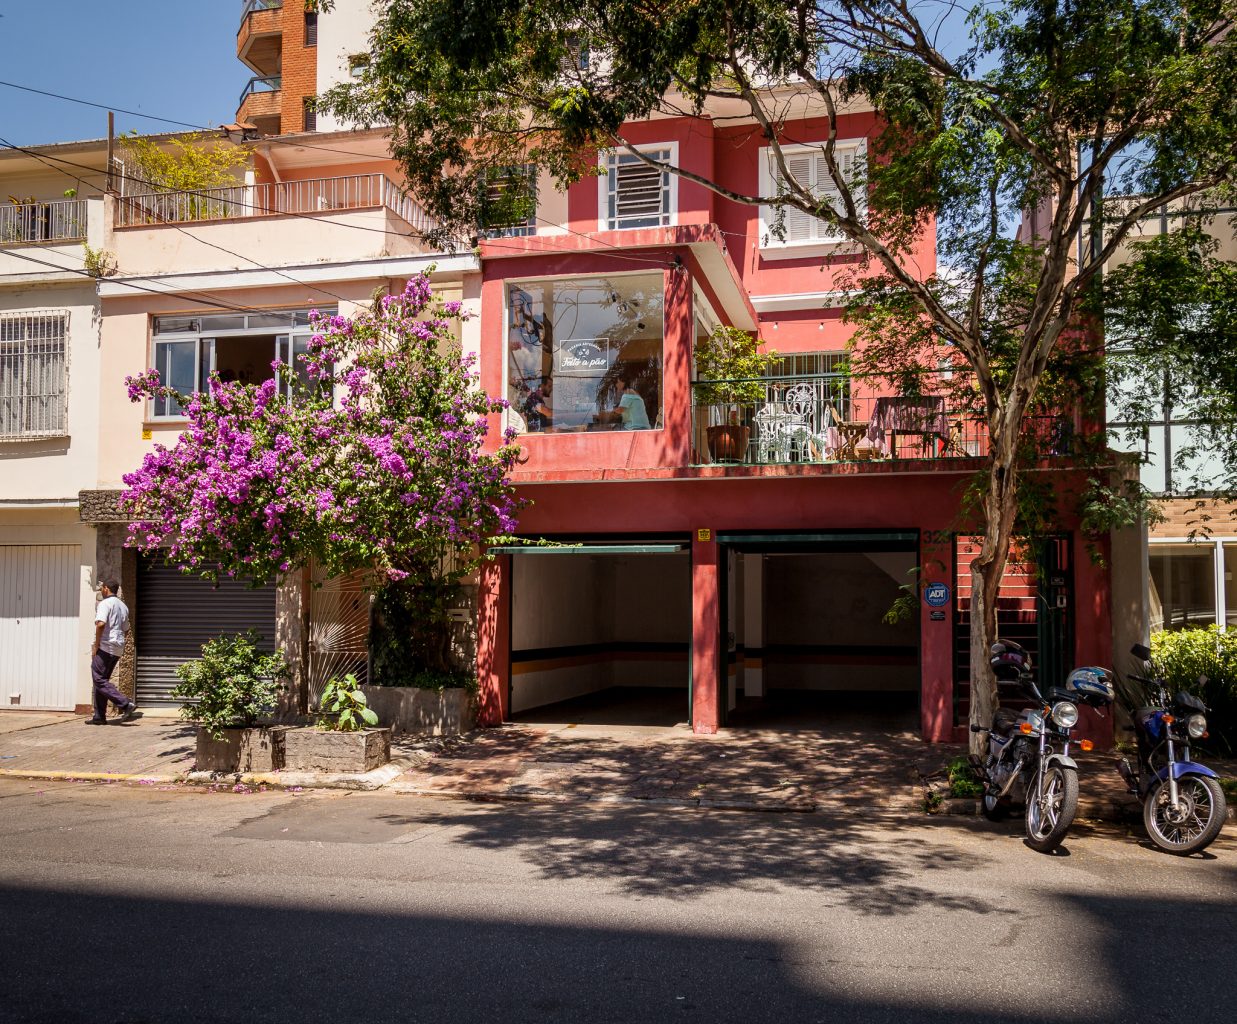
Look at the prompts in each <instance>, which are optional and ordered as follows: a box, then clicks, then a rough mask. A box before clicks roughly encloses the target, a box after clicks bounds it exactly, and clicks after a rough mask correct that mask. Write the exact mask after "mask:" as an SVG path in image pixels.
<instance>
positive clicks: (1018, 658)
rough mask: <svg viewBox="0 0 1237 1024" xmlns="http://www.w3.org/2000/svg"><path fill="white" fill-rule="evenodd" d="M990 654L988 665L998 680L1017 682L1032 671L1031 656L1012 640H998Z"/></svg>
mask: <svg viewBox="0 0 1237 1024" xmlns="http://www.w3.org/2000/svg"><path fill="white" fill-rule="evenodd" d="M988 653H989V654H990V657H989V658H988V664H989V665H991V666H992V671H993V673H994V674H995V675H996V677H997V679H1001V680H1006V681H1015V682H1016V681H1017V680H1018V679H1019V678H1021V676H1022V674H1023V673H1024V672H1030V671H1031V656H1030V655H1029V654H1028V653H1027V651H1026V648H1025V647H1022V646H1020V645H1018V644H1016V643H1014V642H1013V641H1012V640H998V641H997V642H996V643H994V644H993V645H992V647H991V648H990V649H989V652H988Z"/></svg>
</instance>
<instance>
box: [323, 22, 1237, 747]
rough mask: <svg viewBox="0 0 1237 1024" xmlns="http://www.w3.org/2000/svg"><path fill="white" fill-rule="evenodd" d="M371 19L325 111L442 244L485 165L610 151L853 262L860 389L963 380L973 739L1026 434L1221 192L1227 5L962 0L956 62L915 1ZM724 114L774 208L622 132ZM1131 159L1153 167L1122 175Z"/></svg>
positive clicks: (472, 215) (459, 227)
mask: <svg viewBox="0 0 1237 1024" xmlns="http://www.w3.org/2000/svg"><path fill="white" fill-rule="evenodd" d="M377 10H378V14H379V16H378V20H377V23H376V28H375V31H374V33H373V36H372V41H371V60H370V63H369V65H368V67H367V69H366V71H365V73H364V74H363V76H362V78H361V80H360V81H359V82H357V83H355V84H354V85H351V86H343V87H340V88H338V89H336V90H334V91H332V92H330V93H329V94H328V95H327V96H326V97H324V99H323V106H325V107H326V108H328V109H331V110H332V111H333V112H334V113H336V114H337V115H339V116H341V117H343V118H344V119H346V120H350V121H353V122H358V123H363V124H364V123H372V124H378V123H382V124H389V125H390V126H391V129H392V145H393V149H394V152H395V155H396V156H397V157H398V159H399V160H400V161H401V163H402V164H403V167H404V169H405V171H406V174H407V178H408V181H409V184H410V187H411V188H412V190H413V191H414V192H415V193H416V194H417V196H418V198H419V199H420V200H421V202H422V203H423V204H424V205H425V206H426V207H427V208H428V210H429V211H430V212H431V213H432V214H433V215H435V216H436V217H438V218H439V219H440V220H441V222H442V225H443V228H442V234H443V236H444V237H466V236H467V235H468V234H470V233H471V229H472V226H473V225H475V224H477V223H478V222H479V213H480V205H481V203H482V192H481V190H480V188H479V185H478V183H479V182H482V181H486V180H488V179H489V178H491V177H492V176H493V174H495V173H501V169H502V168H509V167H512V166H516V165H521V164H529V163H531V164H534V165H536V166H538V167H539V168H541V169H544V170H548V171H549V172H550V173H551V174H552V175H553V176H554V177H555V178H556V179H557V180H558V181H559V182H560V183H569V182H573V181H577V180H579V179H581V178H583V177H584V176H586V175H589V174H594V173H596V161H595V160H594V159H593V153H594V152H595V151H596V150H597V149H599V148H611V147H612V148H617V149H619V150H624V151H626V152H629V153H633V154H635V155H636V156H637V158H638V159H641V160H643V161H645V162H646V163H649V164H652V165H654V166H657V167H663V166H664V167H665V169H667V170H669V171H671V172H672V173H675V174H677V175H679V176H680V177H681V178H683V179H685V180H689V181H693V182H696V183H698V184H700V185H703V186H704V187H706V188H709V189H712V190H713V191H714V192H715V193H717V194H718V195H721V196H724V197H726V198H727V199H730V200H732V201H734V202H737V203H741V204H745V205H757V204H763V205H767V206H769V207H772V208H773V209H775V210H777V209H782V210H792V209H793V210H802V211H805V212H807V213H808V214H811V215H813V216H816V217H819V218H820V219H821V220H822V221H824V222H825V223H826V224H827V225H828V226H829V227H830V228H831V229H832V230H833V231H834V232H835V233H837V234H840V235H841V236H843V237H844V238H845V239H847V240H849V242H850V243H851V246H852V247H853V249H854V251H855V252H857V253H859V254H860V258H861V261H862V262H861V268H860V272H859V273H857V275H856V279H855V285H856V286H857V287H861V288H862V289H863V292H864V294H863V296H862V302H861V303H858V304H857V306H856V308H855V309H854V310H853V316H854V317H855V318H856V319H857V321H858V324H859V334H860V337H861V340H862V341H863V343H864V346H865V348H866V349H867V351H868V352H869V357H868V364H867V365H868V367H872V368H878V369H880V370H882V371H887V372H890V373H900V374H903V375H906V374H908V373H909V372H910V371H911V370H912V369H914V368H916V367H918V368H925V367H930V368H933V369H935V368H936V367H937V366H938V365H939V363H940V360H941V358H942V354H943V353H946V354H947V358H948V359H949V360H950V361H951V362H952V363H953V364H954V365H957V366H958V367H959V368H961V369H965V370H968V371H969V377H970V385H969V386H970V387H971V389H972V391H973V394H974V403H975V409H976V414H977V416H978V420H979V422H980V424H981V425H982V428H983V430H984V432H985V433H986V441H987V444H986V446H985V447H986V449H987V451H988V455H987V456H986V459H987V463H986V468H985V473H984V479H983V481H982V484H981V486H980V488H979V489H978V491H977V494H976V498H977V509H976V511H977V515H978V524H977V527H976V529H977V531H978V532H979V533H980V534H982V537H983V540H982V544H981V545H980V549H979V553H978V554H977V556H976V557H975V558H974V559H973V561H972V562H971V566H970V569H971V575H972V594H973V598H972V601H973V604H972V609H971V611H972V622H973V624H974V625H973V628H972V637H971V684H972V701H971V709H972V710H971V714H972V720H973V721H978V722H982V721H984V720H985V719H987V718H989V716H990V714H991V711H992V709H993V706H994V701H995V694H996V686H995V680H994V679H993V678H992V676H991V673H990V672H989V670H988V667H987V647H988V644H989V643H990V641H991V639H992V638H993V636H994V633H995V629H996V597H997V591H998V588H999V585H1000V580H1001V576H1002V574H1003V571H1004V567H1005V563H1006V560H1007V557H1008V551H1009V547H1010V543H1011V539H1012V538H1013V537H1014V535H1015V534H1016V532H1017V521H1018V509H1019V489H1020V486H1021V485H1022V483H1023V482H1024V481H1025V479H1026V477H1027V474H1025V473H1024V471H1023V469H1024V465H1023V459H1022V456H1023V452H1024V447H1025V446H1024V445H1023V444H1022V443H1021V440H1020V439H1021V436H1022V434H1023V432H1024V428H1025V425H1026V421H1027V419H1028V417H1033V416H1035V415H1036V414H1037V412H1038V403H1040V402H1041V400H1042V399H1043V397H1044V396H1043V395H1042V394H1041V384H1042V383H1043V382H1044V381H1045V379H1046V378H1048V377H1050V376H1051V374H1050V370H1051V369H1052V367H1053V364H1054V360H1059V359H1060V358H1061V352H1062V350H1069V349H1070V348H1071V346H1072V347H1073V348H1074V349H1075V350H1076V349H1078V348H1085V347H1086V346H1085V345H1084V344H1081V343H1079V344H1075V343H1074V342H1073V341H1071V339H1073V338H1075V337H1077V336H1078V335H1079V334H1080V332H1079V330H1078V328H1079V327H1080V323H1081V320H1080V318H1081V317H1082V316H1083V313H1084V309H1083V306H1084V301H1085V300H1086V299H1087V298H1088V296H1089V295H1090V294H1091V292H1092V289H1093V287H1094V285H1095V281H1096V274H1097V271H1098V269H1099V268H1100V267H1101V266H1102V265H1103V264H1104V263H1105V262H1106V261H1107V260H1108V259H1109V257H1110V256H1111V255H1112V254H1113V253H1114V252H1115V251H1116V250H1117V248H1118V247H1119V246H1121V245H1122V244H1123V243H1124V242H1125V241H1126V239H1127V237H1128V236H1129V234H1130V232H1131V230H1132V229H1134V228H1135V227H1136V226H1137V225H1138V224H1139V223H1140V222H1141V221H1142V220H1143V219H1144V218H1145V217H1146V216H1147V214H1149V213H1150V212H1151V211H1155V210H1158V209H1159V208H1161V207H1163V206H1165V205H1166V204H1170V203H1174V202H1178V201H1183V200H1185V199H1187V198H1193V199H1195V200H1197V202H1198V203H1199V204H1200V205H1207V204H1209V203H1214V202H1215V196H1216V194H1217V191H1218V190H1219V189H1220V188H1221V187H1222V186H1223V185H1224V184H1225V183H1226V182H1228V181H1229V180H1230V178H1231V175H1232V170H1233V164H1234V140H1235V139H1237V130H1235V129H1237V106H1235V105H1234V104H1233V102H1232V97H1233V96H1234V95H1235V94H1237V59H1235V58H1237V53H1235V52H1234V51H1235V50H1237V33H1234V32H1232V31H1231V29H1232V25H1233V14H1234V6H1233V2H1232V0H1200V2H1192V0H1186V2H1182V0H1103V2H1101V0H1071V2H1068V3H1067V2H1065V0H1010V2H1008V3H1006V4H1004V5H1001V6H999V7H992V6H990V5H979V6H976V7H975V8H974V9H973V10H972V11H971V12H970V14H969V15H968V16H967V17H966V19H965V31H964V33H963V34H964V35H965V37H966V38H965V39H964V40H963V41H962V43H961V45H960V46H957V47H948V48H947V47H945V46H938V45H937V42H936V41H937V39H938V36H940V35H941V33H939V32H938V28H939V27H940V24H941V22H942V19H949V17H950V15H951V13H952V12H956V10H957V8H956V6H955V5H953V4H947V3H939V4H935V3H931V2H924V3H919V4H909V3H907V2H905V0H826V2H821V0H797V2H796V0H791V2H786V0H778V2H774V0H700V2H696V3H683V4H674V5H668V4H649V3H646V2H643V0H570V2H568V0H380V2H379V3H378V4H377ZM960 20H961V19H959V18H956V17H955V18H954V19H953V21H952V22H950V24H951V25H952V27H954V28H959V27H960V24H959V23H960ZM947 34H948V33H945V35H947ZM787 82H793V83H795V86H794V87H795V88H796V89H798V90H799V91H801V92H804V93H806V94H808V96H809V97H810V100H811V102H812V104H813V106H814V112H816V113H819V114H820V115H821V116H822V118H823V119H824V121H825V123H826V124H827V125H828V130H827V132H826V133H825V138H824V140H823V141H822V142H821V143H820V146H819V150H820V157H821V159H822V160H823V164H824V167H825V169H826V176H827V177H828V179H829V183H830V185H831V188H830V189H828V190H827V191H828V192H830V193H833V196H836V198H834V197H833V196H830V195H827V194H824V192H823V191H821V190H818V189H816V188H815V187H813V186H812V184H811V183H809V182H806V181H800V180H797V179H796V178H795V177H794V175H793V174H792V173H791V170H790V167H789V166H788V162H787V159H786V155H785V151H784V150H785V147H786V146H788V145H790V144H791V142H792V141H793V142H795V143H798V142H799V141H800V140H799V139H798V138H794V139H793V140H792V139H791V138H788V137H787V135H786V134H785V132H784V128H783V124H784V120H785V118H786V105H785V104H786V100H787V97H788V94H787V92H786V91H785V89H783V88H780V87H779V85H778V84H779V83H787ZM863 101H866V102H867V103H869V104H871V105H872V106H873V107H875V108H876V109H877V110H880V111H882V114H883V116H882V120H881V121H880V122H879V125H878V127H877V129H876V130H875V133H874V136H873V138H872V139H871V140H870V146H869V154H870V157H871V158H870V159H869V162H868V166H867V167H866V168H860V169H859V172H858V173H857V174H856V175H854V176H852V175H850V174H849V173H848V172H847V170H846V168H845V167H844V164H843V161H841V160H840V159H839V158H838V151H837V143H838V136H837V128H838V118H839V115H840V114H841V113H843V112H844V111H846V110H847V109H852V108H851V107H850V104H853V103H856V102H859V103H861V102H863ZM723 104H724V105H727V106H728V107H729V109H731V110H734V109H735V108H736V107H737V108H738V109H740V110H742V111H743V113H744V114H745V115H747V116H748V117H750V118H751V120H752V121H753V122H754V125H755V129H754V130H755V131H757V132H759V134H760V135H762V136H763V141H764V142H765V143H766V144H767V145H768V146H769V149H770V153H771V159H772V161H773V164H774V168H775V170H776V171H777V172H778V175H777V176H778V177H779V178H780V180H781V185H780V187H779V188H778V190H777V191H776V193H775V194H772V195H759V194H757V193H755V192H743V191H738V190H736V188H734V187H733V185H731V184H729V179H727V182H726V183H724V182H723V181H721V180H718V179H716V178H710V177H709V176H708V175H706V174H702V173H699V172H696V171H692V170H689V169H686V168H683V167H679V166H675V165H673V164H671V165H663V164H662V163H661V162H660V161H658V160H656V159H655V158H654V157H652V156H650V155H648V154H644V153H641V152H640V151H638V150H637V149H636V148H635V146H634V145H633V140H632V138H631V137H629V136H628V134H627V133H626V126H627V125H628V124H629V123H631V122H638V121H644V120H647V119H648V118H650V117H653V116H676V115H693V114H700V113H704V112H706V111H708V110H710V109H712V108H714V107H716V106H718V105H723ZM796 134H797V133H796ZM1135 151H1137V152H1139V153H1141V154H1143V158H1142V159H1138V160H1131V159H1129V155H1130V154H1131V153H1132V152H1135ZM1118 197H1135V198H1118ZM1027 210H1034V211H1037V212H1038V213H1039V216H1038V217H1037V218H1036V220H1035V222H1034V223H1035V230H1030V231H1021V232H1020V231H1019V230H1018V225H1019V222H1020V220H1021V215H1022V213H1023V211H1027ZM933 224H934V225H935V230H936V235H937V254H938V258H939V260H940V262H941V263H942V264H943V266H944V268H945V270H944V271H943V272H941V273H937V274H933V275H930V276H927V277H926V278H925V275H924V274H923V272H922V270H921V262H920V248H919V246H920V243H921V240H922V237H923V233H924V231H925V230H926V229H928V228H929V227H930V226H931V225H933ZM1080 239H1081V240H1083V241H1084V242H1085V243H1086V244H1085V245H1083V246H1082V247H1081V250H1080V244H1079V243H1080ZM1084 326H1085V325H1084ZM862 359H863V355H862V351H861V352H859V353H857V360H856V365H857V366H858V368H860V369H863V368H865V366H864V364H863V362H862ZM1080 372H1081V371H1080ZM1060 379H1061V380H1062V381H1064V382H1068V380H1069V379H1070V374H1069V373H1063V374H1062V375H1061V378H1060ZM1064 386H1068V385H1063V387H1064ZM977 743H978V741H977Z"/></svg>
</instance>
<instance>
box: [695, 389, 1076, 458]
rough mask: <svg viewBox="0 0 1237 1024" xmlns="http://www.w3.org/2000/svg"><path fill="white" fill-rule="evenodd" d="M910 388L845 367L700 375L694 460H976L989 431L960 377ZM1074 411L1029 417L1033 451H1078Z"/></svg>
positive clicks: (1026, 428)
mask: <svg viewBox="0 0 1237 1024" xmlns="http://www.w3.org/2000/svg"><path fill="white" fill-rule="evenodd" d="M923 384H924V387H923V388H921V390H920V391H919V392H918V393H916V394H913V395H899V394H889V393H888V387H887V386H886V387H884V388H882V386H881V385H882V382H880V381H877V380H873V379H867V378H862V377H857V376H849V375H846V374H817V375H812V376H802V377H772V378H748V379H743V380H712V381H697V382H695V383H694V384H693V385H692V448H693V462H694V463H695V464H698V465H700V464H709V463H748V464H752V465H777V464H786V463H813V462H814V463H820V462H869V461H872V462H876V461H886V460H906V459H950V458H973V457H976V456H983V455H986V454H987V453H988V429H987V425H986V423H985V422H984V420H983V417H982V415H981V414H980V412H979V410H978V406H977V405H976V404H975V403H974V402H967V401H966V400H965V399H964V398H963V397H962V396H963V395H964V394H965V389H964V388H961V387H959V386H958V384H959V379H958V378H957V377H955V378H952V379H950V378H946V377H943V376H942V377H940V378H939V379H927V380H925V381H923ZM1077 435H1078V423H1077V421H1076V418H1075V417H1074V416H1072V415H1055V414H1052V415H1040V416H1031V417H1028V419H1027V421H1026V423H1025V424H1024V430H1023V441H1024V442H1026V443H1028V444H1030V446H1031V448H1032V450H1033V452H1034V453H1035V454H1036V455H1039V456H1042V457H1047V456H1061V455H1069V454H1072V452H1073V450H1074V448H1075V445H1076V438H1077Z"/></svg>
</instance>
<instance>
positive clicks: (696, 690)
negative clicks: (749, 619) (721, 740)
mask: <svg viewBox="0 0 1237 1024" xmlns="http://www.w3.org/2000/svg"><path fill="white" fill-rule="evenodd" d="M717 573H718V567H717V544H716V542H715V541H714V540H713V538H712V536H710V538H709V540H706V541H701V540H700V539H699V532H697V535H696V539H694V540H693V541H692V731H693V732H704V733H713V732H717V729H718V726H719V725H720V724H721V695H720V694H719V693H718V686H717V681H718V658H719V657H720V655H721V651H720V650H719V648H720V646H721V643H720V637H721V628H722V627H721V595H720V593H719V589H718V575H717Z"/></svg>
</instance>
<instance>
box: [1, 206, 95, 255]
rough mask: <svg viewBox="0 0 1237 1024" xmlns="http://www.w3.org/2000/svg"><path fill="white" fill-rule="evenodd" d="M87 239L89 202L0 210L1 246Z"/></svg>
mask: <svg viewBox="0 0 1237 1024" xmlns="http://www.w3.org/2000/svg"><path fill="white" fill-rule="evenodd" d="M85 237H86V200H84V199H65V200H53V201H50V202H46V203H38V202H36V203H10V204H8V205H6V206H0V245H29V244H37V243H40V242H77V241H82V240H83V239H85Z"/></svg>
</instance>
